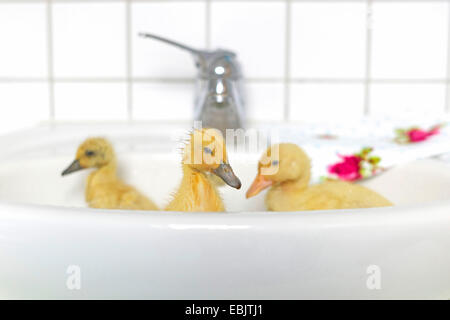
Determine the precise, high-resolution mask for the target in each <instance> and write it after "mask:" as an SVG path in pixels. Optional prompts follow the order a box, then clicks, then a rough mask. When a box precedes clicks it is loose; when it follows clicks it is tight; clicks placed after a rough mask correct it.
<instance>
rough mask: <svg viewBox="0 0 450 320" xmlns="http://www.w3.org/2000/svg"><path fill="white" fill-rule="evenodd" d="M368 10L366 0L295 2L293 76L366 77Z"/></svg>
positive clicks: (293, 5) (292, 48)
mask: <svg viewBox="0 0 450 320" xmlns="http://www.w3.org/2000/svg"><path fill="white" fill-rule="evenodd" d="M366 9H367V7H366V3H365V2H364V1H360V2H343V3H339V2H331V3H330V2H295V3H293V4H292V32H291V44H292V45H291V50H292V51H291V57H292V63H291V76H292V77H294V78H319V77H323V78H359V79H362V78H364V76H365V62H366V59H365V58H366V56H365V50H366V28H365V26H366ZM311 30H314V32H311Z"/></svg>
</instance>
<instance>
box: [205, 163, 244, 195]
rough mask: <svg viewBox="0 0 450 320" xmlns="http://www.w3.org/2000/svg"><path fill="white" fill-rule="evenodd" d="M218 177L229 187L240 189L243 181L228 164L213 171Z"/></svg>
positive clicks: (221, 165)
mask: <svg viewBox="0 0 450 320" xmlns="http://www.w3.org/2000/svg"><path fill="white" fill-rule="evenodd" d="M212 172H213V173H214V174H215V175H216V176H218V177H220V178H221V179H222V180H223V181H224V182H225V183H226V184H227V185H229V186H230V187H233V188H236V189H240V188H241V181H240V180H239V178H238V177H236V175H235V174H234V172H233V169H231V166H230V165H229V164H228V163H222V164H220V166H218V167H217V168H216V169H214V170H213V171H212Z"/></svg>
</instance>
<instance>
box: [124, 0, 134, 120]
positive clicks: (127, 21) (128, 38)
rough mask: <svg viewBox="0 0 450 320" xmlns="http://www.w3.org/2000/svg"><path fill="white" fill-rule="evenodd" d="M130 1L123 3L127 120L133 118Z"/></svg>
mask: <svg viewBox="0 0 450 320" xmlns="http://www.w3.org/2000/svg"><path fill="white" fill-rule="evenodd" d="M131 19H132V17H131V0H126V2H125V43H126V52H125V57H126V62H125V63H126V70H127V78H126V82H127V118H128V120H129V121H130V120H132V118H133V83H132V68H133V61H132V54H133V51H132V50H133V49H132V34H131V33H132V29H131V28H132V21H131Z"/></svg>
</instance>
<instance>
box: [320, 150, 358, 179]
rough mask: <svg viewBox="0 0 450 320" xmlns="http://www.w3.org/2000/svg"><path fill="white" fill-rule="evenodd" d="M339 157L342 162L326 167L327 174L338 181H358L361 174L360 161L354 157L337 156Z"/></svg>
mask: <svg viewBox="0 0 450 320" xmlns="http://www.w3.org/2000/svg"><path fill="white" fill-rule="evenodd" d="M339 157H340V158H341V159H342V160H343V161H341V162H338V163H335V164H333V165H330V166H329V167H328V172H329V173H330V174H334V175H337V176H338V178H339V179H341V180H345V181H355V180H358V179H360V178H361V174H360V172H359V163H360V162H361V160H362V159H361V158H360V157H358V156H356V155H352V156H341V155H339Z"/></svg>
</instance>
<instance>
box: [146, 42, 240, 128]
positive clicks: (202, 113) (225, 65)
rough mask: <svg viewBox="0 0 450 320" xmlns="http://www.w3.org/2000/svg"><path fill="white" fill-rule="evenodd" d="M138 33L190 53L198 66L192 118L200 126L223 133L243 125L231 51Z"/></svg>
mask: <svg viewBox="0 0 450 320" xmlns="http://www.w3.org/2000/svg"><path fill="white" fill-rule="evenodd" d="M139 35H140V36H142V37H145V38H152V39H156V40H159V41H162V42H165V43H167V44H170V45H173V46H176V47H178V48H180V49H183V50H186V51H188V52H190V53H191V54H192V55H193V57H194V59H195V63H196V67H197V69H198V75H197V87H196V95H195V109H194V118H195V120H200V121H202V124H203V127H211V128H217V129H219V130H221V131H222V132H223V133H224V134H225V130H226V129H238V128H242V127H243V126H244V117H245V115H244V98H243V88H242V73H241V68H240V65H239V63H238V62H237V61H236V54H235V53H234V52H232V51H228V50H222V49H217V50H214V51H206V50H198V49H194V48H191V47H188V46H186V45H183V44H181V43H178V42H175V41H172V40H168V39H165V38H162V37H159V36H156V35H152V34H148V33H140V34H139Z"/></svg>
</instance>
